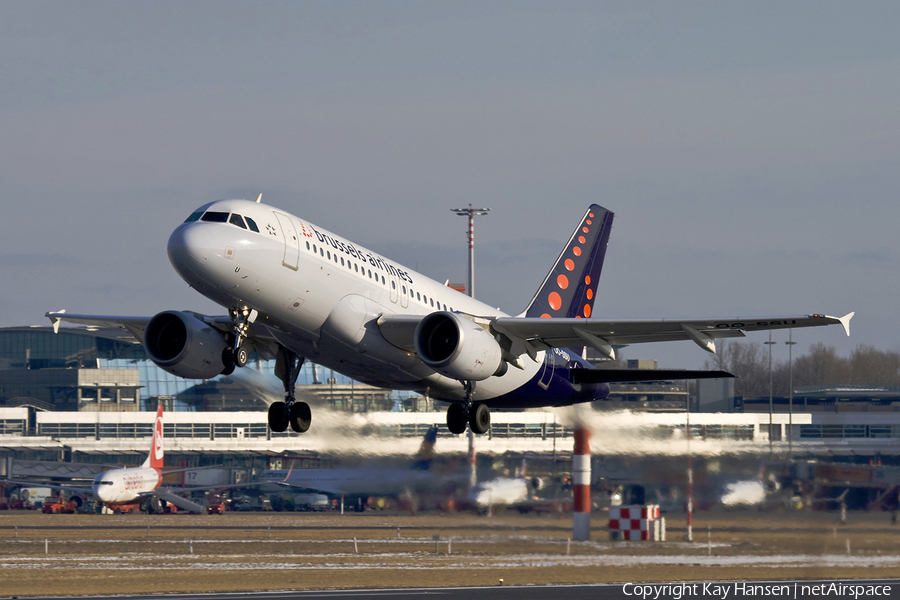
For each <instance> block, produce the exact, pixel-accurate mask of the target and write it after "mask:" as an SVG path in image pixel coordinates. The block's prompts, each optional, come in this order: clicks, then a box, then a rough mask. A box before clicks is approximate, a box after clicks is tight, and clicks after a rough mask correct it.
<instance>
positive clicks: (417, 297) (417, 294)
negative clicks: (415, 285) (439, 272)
mask: <svg viewBox="0 0 900 600" xmlns="http://www.w3.org/2000/svg"><path fill="white" fill-rule="evenodd" d="M416 300H418V301H419V302H421V301H422V294H420V293H419V292H416Z"/></svg>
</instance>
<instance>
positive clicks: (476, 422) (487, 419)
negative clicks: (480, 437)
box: [469, 404, 491, 434]
mask: <svg viewBox="0 0 900 600" xmlns="http://www.w3.org/2000/svg"><path fill="white" fill-rule="evenodd" d="M472 409H473V410H470V411H469V427H471V428H472V433H478V434H481V433H487V430H488V429H490V428H491V411H490V409H489V408H488V407H487V406H485V405H484V404H475V405H474V406H473V407H472Z"/></svg>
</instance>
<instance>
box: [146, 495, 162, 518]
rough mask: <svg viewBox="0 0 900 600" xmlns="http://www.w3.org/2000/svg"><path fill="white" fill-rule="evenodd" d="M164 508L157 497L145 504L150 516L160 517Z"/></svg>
mask: <svg viewBox="0 0 900 600" xmlns="http://www.w3.org/2000/svg"><path fill="white" fill-rule="evenodd" d="M163 511H164V508H163V503H162V500H160V498H159V496H153V497H152V498H150V501H149V502H147V512H148V513H150V514H151V515H161V514H163Z"/></svg>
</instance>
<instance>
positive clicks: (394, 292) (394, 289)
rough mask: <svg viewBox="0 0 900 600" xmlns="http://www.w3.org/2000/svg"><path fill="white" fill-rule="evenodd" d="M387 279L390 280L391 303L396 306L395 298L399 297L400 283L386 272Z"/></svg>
mask: <svg viewBox="0 0 900 600" xmlns="http://www.w3.org/2000/svg"><path fill="white" fill-rule="evenodd" d="M388 279H390V280H391V302H393V303H394V304H397V298H398V297H399V296H400V282H399V281H397V278H396V277H394V275H393V274H392V273H391V272H390V270H389V271H388Z"/></svg>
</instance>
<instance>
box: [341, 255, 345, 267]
mask: <svg viewBox="0 0 900 600" xmlns="http://www.w3.org/2000/svg"><path fill="white" fill-rule="evenodd" d="M341 266H342V267H343V266H344V257H343V256H342V257H341Z"/></svg>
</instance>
